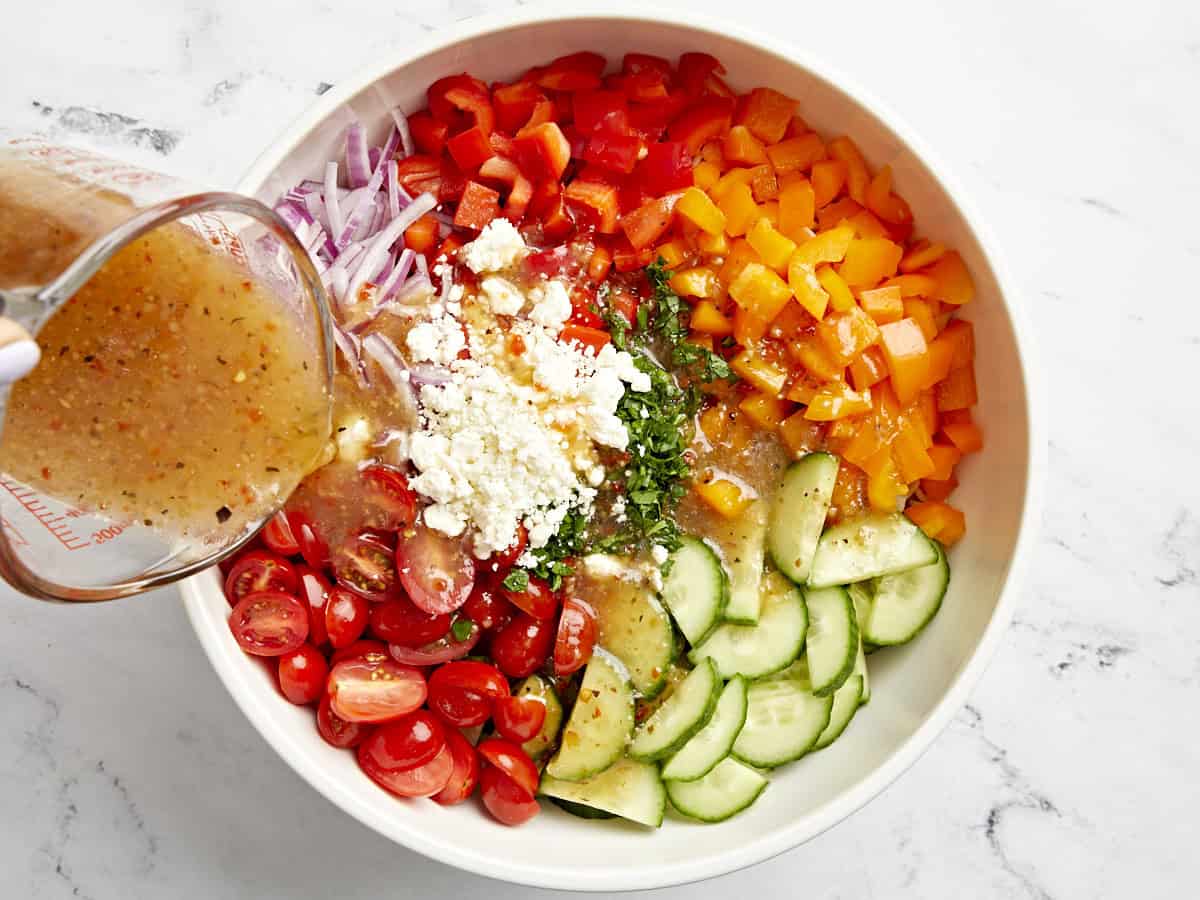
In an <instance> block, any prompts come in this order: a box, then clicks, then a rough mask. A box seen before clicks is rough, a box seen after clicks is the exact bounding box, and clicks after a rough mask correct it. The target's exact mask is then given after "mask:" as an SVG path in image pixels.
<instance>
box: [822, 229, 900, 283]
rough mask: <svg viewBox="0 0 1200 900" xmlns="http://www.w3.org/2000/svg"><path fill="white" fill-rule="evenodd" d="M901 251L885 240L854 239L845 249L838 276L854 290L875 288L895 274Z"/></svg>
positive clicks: (897, 246) (895, 245)
mask: <svg viewBox="0 0 1200 900" xmlns="http://www.w3.org/2000/svg"><path fill="white" fill-rule="evenodd" d="M902 253H903V250H901V248H900V247H899V245H897V244H894V243H892V242H891V241H889V240H888V239H887V238H856V239H855V240H852V241H851V242H850V246H849V247H847V248H846V257H845V259H843V260H842V264H841V266H840V267H839V268H838V274H840V275H841V276H842V278H844V279H845V281H846V284H848V285H850V287H856V288H870V287H875V285H877V284H879V282H881V281H883V279H885V278H891V277H892V276H893V275H895V274H896V266H897V265H898V264H899V262H900V255H901V254H902Z"/></svg>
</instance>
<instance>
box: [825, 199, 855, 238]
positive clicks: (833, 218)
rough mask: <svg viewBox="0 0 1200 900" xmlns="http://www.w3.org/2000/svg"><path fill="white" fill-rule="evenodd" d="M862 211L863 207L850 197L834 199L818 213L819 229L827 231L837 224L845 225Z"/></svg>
mask: <svg viewBox="0 0 1200 900" xmlns="http://www.w3.org/2000/svg"><path fill="white" fill-rule="evenodd" d="M862 211H863V208H862V207H861V206H859V205H858V204H857V203H855V202H854V201H853V200H852V199H850V198H849V197H842V198H841V199H840V200H834V201H833V202H832V203H830V204H829V205H828V206H826V207H823V208H822V209H821V210H820V211H819V212H818V213H817V230H818V231H827V230H829V229H830V228H833V227H835V226H838V225H845V224H846V223H848V222H849V221H850V220H851V219H853V218H854V217H855V216H856V215H858V214H859V213H860V212H862Z"/></svg>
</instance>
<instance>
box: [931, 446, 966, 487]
mask: <svg viewBox="0 0 1200 900" xmlns="http://www.w3.org/2000/svg"><path fill="white" fill-rule="evenodd" d="M925 452H926V453H928V454H929V458H930V459H931V460H932V461H933V471H932V472H931V473H930V474H929V475H928V476H926V477H927V478H931V479H933V480H935V481H946V480H948V479H949V478H950V477H951V476H952V475H953V474H954V467H955V466H957V465H958V461H959V460H960V459H962V453H960V452H959V450H958V448H957V447H951V446H949V445H947V444H934V445H933V446H932V447H929V448H928V449H927V450H926V451H925ZM922 481H924V479H922ZM943 499H944V498H943Z"/></svg>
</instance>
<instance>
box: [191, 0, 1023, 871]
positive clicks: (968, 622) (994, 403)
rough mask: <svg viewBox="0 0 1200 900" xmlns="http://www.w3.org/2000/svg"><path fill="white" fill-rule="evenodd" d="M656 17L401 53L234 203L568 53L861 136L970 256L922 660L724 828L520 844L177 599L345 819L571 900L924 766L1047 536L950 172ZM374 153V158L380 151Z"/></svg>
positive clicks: (776, 55) (586, 834) (339, 95)
mask: <svg viewBox="0 0 1200 900" xmlns="http://www.w3.org/2000/svg"><path fill="white" fill-rule="evenodd" d="M680 21H683V20H682V19H679V20H677V21H666V20H665V19H663V20H660V19H657V18H656V17H655V16H654V14H653V13H649V12H647V11H645V10H644V9H643V10H639V11H635V10H633V9H618V10H616V11H614V10H613V7H612V4H606V6H605V8H603V9H597V10H595V11H579V12H569V13H564V12H559V11H550V10H536V9H529V8H524V9H517V10H515V11H512V12H507V13H504V14H499V15H493V16H489V17H485V18H479V19H474V20H471V21H467V22H463V23H460V24H458V25H455V26H453V27H451V28H448V29H445V30H444V31H442V32H440V33H439V34H437V35H435V36H433V37H432V39H430V40H428V41H426V42H425V43H423V44H418V45H416V46H412V47H409V48H407V49H397V50H396V52H394V53H393V54H391V55H390V56H388V57H387V58H385V59H382V60H380V61H379V62H378V63H376V64H375V65H373V66H371V67H370V68H368V69H366V70H365V71H362V72H360V73H359V74H358V75H357V76H356V77H352V78H348V79H346V80H344V81H343V82H341V83H339V84H338V85H337V86H336V87H335V88H334V89H333V90H331V91H329V92H328V93H326V94H325V95H324V96H322V97H321V98H320V100H318V101H317V103H316V104H315V105H314V106H313V108H312V109H311V110H310V111H309V112H308V113H307V114H306V115H305V116H303V117H302V118H301V119H300V121H298V122H296V123H295V124H294V125H293V126H292V127H291V128H290V129H288V131H287V132H286V133H285V134H284V135H283V136H282V137H281V138H280V139H279V140H278V141H277V142H276V143H275V144H274V146H272V147H271V148H270V149H269V150H268V151H267V152H266V153H265V154H264V155H263V156H262V157H261V158H260V159H259V160H258V162H257V163H256V164H255V165H254V167H253V169H252V170H251V171H250V173H249V174H248V175H247V176H246V178H245V179H244V180H243V182H242V183H241V185H240V186H239V187H240V190H241V191H242V192H243V193H247V194H253V195H256V196H258V197H259V198H260V199H262V200H265V201H268V202H271V201H274V200H275V199H277V198H278V196H279V195H280V194H281V193H282V191H284V190H285V189H286V188H287V187H288V186H289V185H291V184H294V183H295V182H296V181H298V180H299V179H300V178H303V177H313V176H318V177H319V173H320V171H321V169H322V165H323V163H324V162H325V160H327V159H333V158H338V157H339V155H340V151H341V146H342V135H343V129H344V126H345V123H346V121H347V119H348V115H349V113H348V110H349V111H353V113H354V114H356V115H357V116H358V117H359V118H360V119H362V120H363V121H364V122H365V123H367V124H368V125H369V126H372V127H373V134H372V137H375V138H377V139H381V138H382V136H383V134H382V133H383V131H384V129H385V128H386V127H387V123H388V110H389V109H390V108H391V107H393V106H396V105H399V106H401V107H402V108H404V109H405V110H409V111H411V110H415V109H417V108H419V107H420V106H422V105H423V103H424V92H425V87H426V86H427V85H428V84H429V83H430V82H431V81H433V80H434V79H436V78H439V77H441V76H443V75H447V74H451V73H454V72H460V71H463V70H470V71H471V73H472V74H475V75H478V76H479V77H481V78H484V79H487V80H489V81H490V80H493V79H505V78H511V77H513V76H515V75H517V74H518V73H520V72H521V71H522V70H524V69H525V68H527V67H528V66H530V65H532V64H534V63H539V62H543V61H546V60H549V59H551V58H553V57H556V56H559V55H561V54H564V53H569V52H573V51H577V50H585V49H586V50H595V51H598V52H600V53H604V54H606V55H608V56H609V58H610V59H616V60H619V59H620V57H621V55H622V54H623V53H624V52H626V51H630V50H640V51H644V52H649V53H656V54H661V55H663V56H667V57H671V58H674V57H677V56H678V55H679V54H680V53H682V52H685V51H688V50H703V51H707V52H709V53H713V54H715V55H716V56H717V57H718V58H720V59H721V60H722V62H724V64H725V65H726V67H727V68H728V70H729V80H730V81H731V83H732V84H733V85H734V87H736V88H741V89H748V88H750V87H752V86H754V85H759V84H763V85H770V86H772V87H775V88H777V89H779V90H781V91H784V92H785V93H787V94H789V95H791V96H793V97H796V98H798V99H799V101H800V110H801V112H802V114H803V115H804V118H805V119H806V120H807V121H808V122H809V123H810V124H811V125H812V126H813V127H814V128H816V129H817V130H819V131H821V132H822V133H824V134H826V135H829V136H833V135H836V134H840V133H846V134H849V135H851V136H853V138H854V140H855V141H857V142H858V145H859V146H860V147H861V148H862V150H863V152H864V154H865V155H866V157H867V159H868V160H869V161H870V162H871V163H872V164H873V165H875V166H879V165H882V164H884V163H890V164H891V165H892V167H893V169H894V170H895V173H896V183H897V186H898V189H899V190H900V191H901V192H902V193H903V195H904V197H905V198H907V199H908V201H909V202H910V203H911V205H912V207H913V210H914V211H915V214H916V221H917V223H918V224H919V226H920V229H921V232H922V233H924V234H928V235H932V236H935V237H936V238H938V239H940V240H943V241H946V242H948V243H949V244H950V245H951V246H954V247H957V248H958V249H959V250H960V251H961V252H962V254H963V256H964V258H965V259H966V262H967V264H968V266H969V267H970V269H971V272H972V274H973V275H974V278H975V283H976V285H977V288H978V297H977V299H976V300H975V301H974V302H973V303H972V304H970V306H969V307H967V308H966V309H965V310H964V314H965V316H966V317H967V318H969V319H971V320H972V321H973V322H974V323H975V326H976V327H975V335H976V342H977V352H978V359H977V371H978V378H979V393H980V397H981V405H980V406H979V408H978V414H977V415H978V420H979V421H980V423H981V424H982V427H983V430H984V431H985V432H986V435H987V447H986V449H985V450H984V451H983V452H982V453H981V454H980V455H979V456H977V457H975V458H972V459H970V460H969V461H967V462H966V463H965V464H964V465H963V470H962V475H963V478H962V486H961V488H960V489H959V491H958V493H957V494H956V495H955V498H956V502H958V503H959V504H961V506H962V507H963V508H964V510H965V511H966V514H967V519H968V522H969V528H970V531H969V533H968V536H967V538H966V539H965V540H964V541H963V542H962V543H961V544H960V545H959V546H957V547H955V548H954V551H953V554H952V563H953V573H954V574H953V579H952V581H951V585H950V593H949V596H948V597H947V598H946V602H945V604H944V605H943V607H942V611H941V613H940V614H939V615H938V617H937V618H936V620H935V621H934V622H933V624H932V625H931V626H930V627H929V629H928V630H927V631H926V632H925V633H924V634H923V635H921V637H920V639H919V640H917V641H916V642H915V643H914V644H912V645H910V646H907V647H904V648H899V649H895V650H890V651H888V652H886V653H880V654H878V655H875V656H872V657H871V663H870V665H871V678H872V682H873V686H874V693H873V697H872V700H871V703H870V705H869V706H867V707H865V708H864V709H863V710H862V711H861V712H860V713H859V714H858V716H857V717H856V718H855V720H854V722H853V724H852V725H851V726H850V728H849V729H848V730H847V732H846V734H845V735H844V736H843V737H842V738H840V739H839V740H838V742H837V744H836V745H835V746H834V747H832V748H831V749H829V750H827V751H825V752H822V753H818V754H815V755H813V756H812V757H810V758H806V759H803V760H801V761H800V762H798V763H795V764H793V765H790V766H787V767H785V768H783V769H781V770H779V771H777V772H775V773H774V774H773V775H772V776H771V783H770V786H769V788H768V789H767V792H766V793H765V794H764V795H763V797H762V798H761V799H760V800H759V802H757V803H756V804H754V806H753V807H751V808H750V809H749V810H747V811H746V812H745V813H743V814H742V815H740V816H737V817H736V818H734V819H732V820H730V821H729V822H726V823H724V824H721V825H700V824H695V823H690V822H687V821H686V820H682V819H679V818H675V817H670V818H668V820H667V821H666V823H665V824H664V825H663V827H662V829H661V830H658V831H654V832H650V831H647V830H645V829H643V828H640V827H638V826H633V825H627V826H623V825H622V824H620V823H603V824H596V823H589V822H586V821H582V820H580V819H576V818H573V817H571V816H569V815H567V814H565V813H563V812H561V811H559V810H558V809H556V808H555V807H553V806H551V805H549V804H546V808H545V809H544V811H543V813H542V815H540V816H539V817H537V818H536V819H535V820H534V821H532V822H531V823H529V824H527V825H525V826H524V827H522V828H506V827H503V826H501V825H498V824H496V823H495V822H493V821H492V820H491V819H490V818H489V817H488V816H487V815H486V814H484V813H483V812H481V810H480V809H479V808H478V807H477V806H476V805H475V804H465V805H463V806H461V807H455V808H449V809H446V808H442V807H440V806H437V805H436V804H433V803H430V802H427V801H404V800H399V799H396V798H394V797H392V796H390V795H388V794H386V793H385V792H384V791H382V790H381V789H379V788H378V787H376V786H375V785H374V784H373V783H372V782H370V781H369V780H368V779H367V778H366V776H364V775H363V774H362V773H361V772H360V771H359V769H358V767H357V765H356V764H355V761H354V758H353V755H352V754H350V753H346V752H344V751H339V750H335V749H333V748H332V747H329V746H328V745H326V744H325V743H324V742H323V741H322V740H321V738H320V737H319V736H318V735H317V731H316V729H315V727H314V724H313V716H312V712H311V710H308V709H300V708H297V707H295V706H292V705H291V704H289V703H287V702H285V701H284V700H283V699H282V698H281V697H280V696H279V694H278V692H277V690H276V688H275V684H274V681H273V679H272V677H271V676H270V675H269V674H268V671H267V669H266V668H265V667H264V666H262V665H261V664H260V663H259V662H258V661H256V660H254V659H251V658H249V657H247V656H245V655H243V653H242V652H241V651H240V650H239V649H238V647H237V644H236V643H234V641H233V639H232V637H231V636H230V633H229V629H228V627H227V625H226V616H227V615H228V611H229V607H228V606H227V605H226V602H225V599H224V597H223V596H222V593H221V588H220V584H219V579H218V577H217V574H216V571H215V570H213V571H211V572H208V573H205V574H203V575H200V576H197V577H196V578H193V579H192V580H191V581H189V582H187V583H186V584H185V585H184V588H183V591H184V595H185V597H186V603H187V608H188V611H189V614H190V616H191V619H192V622H193V624H194V626H195V629H196V633H197V635H198V636H199V638H200V641H201V643H202V644H203V645H204V648H205V650H206V651H207V653H208V656H209V658H210V659H211V660H212V664H213V666H215V667H216V670H217V672H218V673H219V675H220V677H221V679H222V680H223V681H224V682H225V685H226V687H227V688H228V689H229V691H230V693H231V694H233V696H234V699H235V700H236V701H237V703H238V705H239V706H241V708H242V710H243V712H245V714H246V715H247V717H249V719H250V721H251V722H253V723H254V725H255V726H256V727H257V728H258V729H259V731H260V732H261V733H262V735H263V737H265V738H266V739H267V741H268V742H269V743H270V744H271V746H273V747H274V748H275V750H276V751H278V753H279V755H280V756H282V757H283V759H284V760H286V761H287V763H288V764H289V765H291V766H292V768H294V769H295V770H296V771H297V772H298V773H299V774H300V775H301V776H302V777H303V778H305V779H306V780H307V781H308V782H309V783H310V784H312V785H313V787H315V788H316V789H317V790H318V791H320V792H321V793H322V794H324V795H325V796H326V797H328V798H329V799H330V800H331V801H333V802H334V803H335V804H337V805H338V806H340V807H341V808H342V809H344V810H345V811H346V812H348V813H350V814H351V815H352V816H354V817H356V818H357V819H359V820H360V821H362V822H363V823H365V824H366V825H368V826H370V827H371V828H374V829H375V830H376V831H378V832H380V833H381V834H384V835H386V836H388V837H390V838H392V839H393V840H395V841H397V842H399V843H401V844H404V845H405V846H407V847H410V848H412V849H414V850H417V851H419V852H421V853H424V854H426V855H428V856H431V857H433V858H435V859H439V860H441V861H443V862H446V863H449V864H451V865H454V866H459V867H461V868H463V869H468V870H470V871H472V872H477V873H479V874H482V875H488V876H492V877H495V878H501V879H504V880H507V881H514V882H519V883H524V884H529V885H537V886H542V887H553V888H566V889H572V890H623V889H637V888H653V887H661V886H665V885H672V884H679V883H682V882H688V881H694V880H696V879H701V878H707V877H710V876H714V875H720V874H722V873H725V872H730V871H733V870H735V869H739V868H742V867H744V866H748V865H751V864H753V863H756V862H759V861H761V860H764V859H767V858H768V857H770V856H773V855H775V854H777V853H780V852H782V851H784V850H787V849H789V848H791V847H794V846H796V845H797V844H800V843H802V842H804V841H806V840H808V839H809V838H811V837H813V836H814V835H816V834H818V833H820V832H821V831H823V830H824V829H826V828H829V827H830V826H831V825H833V824H835V823H836V822H838V821H839V820H841V819H842V818H844V817H845V816H847V815H849V814H850V813H851V812H853V811H854V810H856V809H858V808H859V807H861V806H862V805H863V804H864V803H866V802H867V801H868V800H870V799H871V798H872V797H874V796H875V795H876V794H878V793H879V792H880V791H881V790H882V789H883V788H884V787H885V786H887V785H888V784H889V783H890V782H891V781H892V780H893V779H894V778H896V777H897V776H898V775H899V774H900V773H901V772H903V771H904V769H905V768H906V767H908V766H909V765H911V764H912V763H913V761H914V760H916V758H917V757H918V756H919V755H920V754H921V752H922V751H924V750H925V749H926V748H927V747H928V746H929V745H930V743H931V742H932V741H933V740H934V738H935V737H936V736H937V735H938V733H939V732H940V731H941V730H942V729H943V727H945V725H946V724H947V723H948V722H949V721H950V719H951V717H952V716H953V715H954V714H955V712H956V711H957V709H958V708H959V706H960V705H961V704H962V703H963V701H964V700H965V699H966V696H967V693H968V691H969V690H970V689H971V687H972V686H973V685H974V683H975V681H976V680H977V679H978V678H979V676H980V674H981V672H982V671H983V668H984V666H985V664H986V662H987V660H988V659H989V657H990V656H991V654H992V651H993V650H994V648H995V646H996V643H997V641H998V640H999V638H1000V636H1001V634H1002V632H1003V631H1004V629H1005V627H1006V626H1007V624H1008V621H1009V618H1010V611H1011V607H1012V599H1013V596H1014V594H1015V581H1016V576H1017V574H1018V572H1019V570H1020V569H1021V564H1022V562H1023V558H1024V557H1025V556H1026V551H1027V546H1028V544H1029V543H1030V536H1031V532H1032V531H1033V523H1034V522H1035V521H1036V514H1037V502H1036V495H1037V490H1036V487H1037V485H1038V484H1039V483H1040V479H1041V470H1042V469H1043V468H1044V465H1043V462H1042V453H1041V443H1042V441H1041V438H1040V429H1041V425H1042V423H1041V419H1040V417H1039V415H1037V414H1036V413H1037V409H1038V406H1037V403H1036V402H1035V397H1034V395H1033V392H1032V390H1031V382H1032V381H1033V379H1031V377H1030V350H1029V346H1028V337H1029V329H1028V327H1027V326H1025V325H1024V324H1023V321H1022V317H1021V315H1020V314H1019V311H1018V309H1017V308H1016V307H1015V306H1012V305H1010V300H1009V298H1011V297H1013V296H1014V295H1013V294H1012V293H1011V289H1010V287H1009V286H1008V285H1007V284H1006V282H1005V279H1004V277H1003V275H1002V273H1001V271H1000V267H999V265H998V262H997V257H996V253H995V249H994V248H993V247H992V246H991V245H990V244H989V243H988V242H987V240H986V239H985V237H984V234H985V230H984V229H983V228H981V226H980V223H979V221H978V219H977V218H975V217H973V216H972V215H971V214H970V213H969V211H968V207H967V204H966V203H965V202H964V198H963V196H962V194H961V192H959V191H958V190H956V189H955V188H954V187H953V185H952V184H951V183H949V181H948V179H947V178H946V173H945V170H944V169H943V168H942V167H941V166H940V165H937V164H934V163H933V162H932V159H931V155H930V154H929V153H928V152H926V150H925V149H924V148H923V147H922V146H921V145H920V143H919V142H918V141H917V140H916V139H914V138H913V136H912V135H911V134H909V133H908V132H907V130H906V129H904V128H903V127H902V126H901V125H900V124H899V123H898V121H897V119H896V118H895V117H894V116H893V115H891V114H890V113H888V112H886V111H884V110H882V109H881V107H880V105H879V104H878V103H876V102H874V101H871V100H868V99H866V98H865V97H864V95H863V93H862V92H860V91H859V90H857V89H856V88H851V87H850V86H848V84H847V82H846V80H845V79H844V78H842V77H840V76H837V75H834V74H832V73H831V71H830V69H829V68H828V67H827V66H826V65H825V64H824V63H823V62H819V61H817V60H815V59H813V58H811V57H810V56H809V55H808V54H807V53H805V52H802V51H801V50H798V49H795V48H791V47H788V46H785V45H784V44H783V43H781V42H780V41H777V40H775V39H773V38H768V37H765V36H762V35H753V36H752V35H750V34H748V33H746V32H744V31H743V29H741V28H740V27H738V26H736V25H734V24H732V23H731V22H727V21H720V22H717V21H704V20H702V19H701V18H700V17H697V16H694V15H692V14H690V13H689V15H688V16H687V17H686V21H687V24H679V22H680ZM376 142H378V140H377V141H376Z"/></svg>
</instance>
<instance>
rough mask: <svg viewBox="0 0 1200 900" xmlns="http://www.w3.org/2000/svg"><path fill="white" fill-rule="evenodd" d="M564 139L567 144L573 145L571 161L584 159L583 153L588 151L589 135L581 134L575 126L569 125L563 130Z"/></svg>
mask: <svg viewBox="0 0 1200 900" xmlns="http://www.w3.org/2000/svg"><path fill="white" fill-rule="evenodd" d="M562 133H563V137H565V138H566V139H567V143H568V144H570V145H571V159H583V151H584V150H586V149H587V144H588V139H587V135H586V134H583V133H582V132H580V131H579V130H578V129H576V128H575V126H573V125H567V126H565V127H564V128H563V130H562Z"/></svg>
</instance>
